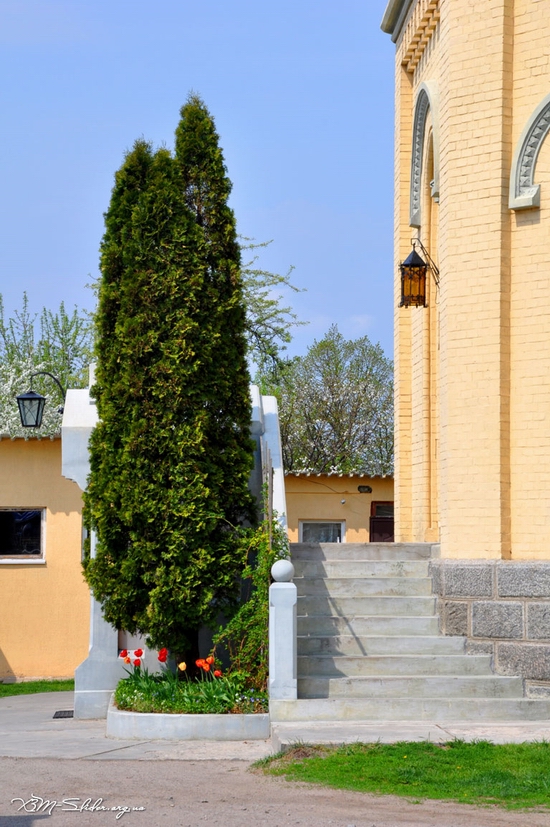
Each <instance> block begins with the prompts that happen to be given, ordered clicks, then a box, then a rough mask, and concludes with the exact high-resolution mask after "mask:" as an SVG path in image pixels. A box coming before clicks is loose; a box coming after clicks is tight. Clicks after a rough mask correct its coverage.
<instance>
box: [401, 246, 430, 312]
mask: <svg viewBox="0 0 550 827" xmlns="http://www.w3.org/2000/svg"><path fill="white" fill-rule="evenodd" d="M399 270H400V272H401V302H400V303H399V307H426V273H427V272H428V265H427V264H426V262H425V261H424V259H422V258H420V256H419V255H418V253H417V252H416V250H415V246H414V243H413V248H412V252H411V253H410V254H409V255H408V256H407V258H406V259H405V261H404V262H402V264H400V265H399Z"/></svg>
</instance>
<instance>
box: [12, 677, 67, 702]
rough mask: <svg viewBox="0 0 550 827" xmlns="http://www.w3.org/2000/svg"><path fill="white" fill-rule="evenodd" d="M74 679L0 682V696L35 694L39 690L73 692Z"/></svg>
mask: <svg viewBox="0 0 550 827" xmlns="http://www.w3.org/2000/svg"><path fill="white" fill-rule="evenodd" d="M73 690H74V681H73V680H72V679H70V680H69V679H67V680H53V681H23V682H22V683H0V698H8V697H11V696H12V695H36V694H37V693H39V692H73Z"/></svg>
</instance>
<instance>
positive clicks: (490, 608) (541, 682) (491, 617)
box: [430, 559, 550, 697]
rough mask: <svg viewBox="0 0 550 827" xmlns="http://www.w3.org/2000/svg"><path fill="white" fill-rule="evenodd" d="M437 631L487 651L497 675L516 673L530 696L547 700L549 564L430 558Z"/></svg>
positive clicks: (549, 685)
mask: <svg viewBox="0 0 550 827" xmlns="http://www.w3.org/2000/svg"><path fill="white" fill-rule="evenodd" d="M430 574H431V576H432V583H433V591H434V594H436V595H437V598H438V600H437V604H438V613H439V618H440V630H441V633H442V634H444V635H463V636H465V637H467V639H468V640H467V644H466V645H467V650H468V651H469V652H470V653H472V654H478V653H489V654H491V655H492V656H493V664H494V669H495V672H496V673H497V674H500V675H520V676H521V677H523V678H524V680H525V688H526V693H527V694H528V695H529V696H531V697H537V696H539V697H540V696H550V562H547V563H546V562H545V563H540V562H528V563H526V562H514V561H506V560H441V559H440V560H432V562H431V564H430Z"/></svg>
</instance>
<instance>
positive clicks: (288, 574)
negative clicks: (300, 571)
mask: <svg viewBox="0 0 550 827" xmlns="http://www.w3.org/2000/svg"><path fill="white" fill-rule="evenodd" d="M271 576H272V577H273V579H274V580H275V581H276V582H277V583H290V581H291V580H292V578H293V577H294V566H293V565H292V563H291V562H290V560H277V561H276V562H275V563H273V565H272V566H271Z"/></svg>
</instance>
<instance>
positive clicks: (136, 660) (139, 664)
mask: <svg viewBox="0 0 550 827" xmlns="http://www.w3.org/2000/svg"><path fill="white" fill-rule="evenodd" d="M134 666H141V660H140V659H139V658H136V659H135V661H134Z"/></svg>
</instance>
